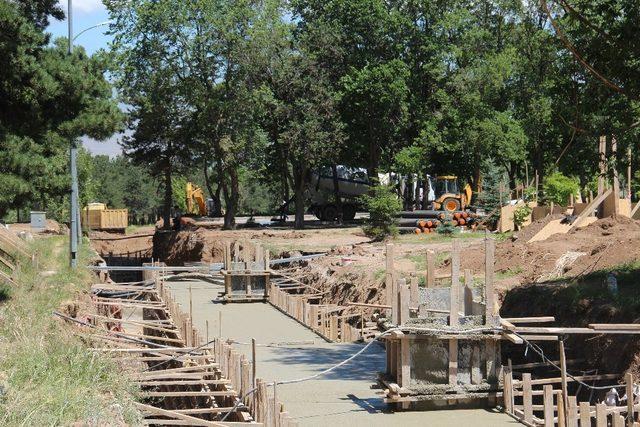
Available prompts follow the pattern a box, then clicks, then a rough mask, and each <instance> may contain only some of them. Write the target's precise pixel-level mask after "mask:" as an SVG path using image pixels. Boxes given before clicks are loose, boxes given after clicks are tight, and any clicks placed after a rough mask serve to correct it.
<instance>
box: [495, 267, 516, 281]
mask: <svg viewBox="0 0 640 427" xmlns="http://www.w3.org/2000/svg"><path fill="white" fill-rule="evenodd" d="M520 273H522V267H520V266H516V267H510V268H509V269H507V270H504V271H496V273H495V275H496V279H497V280H503V279H508V278H509V277H513V276H517V275H518V274H520Z"/></svg>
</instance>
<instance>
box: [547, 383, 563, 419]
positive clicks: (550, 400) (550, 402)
mask: <svg viewBox="0 0 640 427" xmlns="http://www.w3.org/2000/svg"><path fill="white" fill-rule="evenodd" d="M542 390H543V395H544V426H545V427H554V425H555V423H554V421H553V415H554V411H553V409H554V408H553V386H552V385H551V384H547V385H545V386H543V388H542ZM559 407H560V405H558V408H559ZM559 412H560V410H559V409H558V413H559ZM558 421H560V420H558ZM558 425H559V426H561V427H564V426H562V425H561V424H560V423H559V422H558Z"/></svg>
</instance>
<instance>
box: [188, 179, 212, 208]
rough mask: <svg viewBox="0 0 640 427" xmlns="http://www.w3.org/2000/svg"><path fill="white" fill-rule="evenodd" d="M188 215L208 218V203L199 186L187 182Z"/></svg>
mask: <svg viewBox="0 0 640 427" xmlns="http://www.w3.org/2000/svg"><path fill="white" fill-rule="evenodd" d="M187 214H190V215H200V216H207V214H208V211H207V201H206V199H205V198H204V192H203V191H202V189H201V188H200V187H198V186H197V185H195V184H193V183H191V182H187Z"/></svg>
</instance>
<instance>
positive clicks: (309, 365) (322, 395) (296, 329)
mask: <svg viewBox="0 0 640 427" xmlns="http://www.w3.org/2000/svg"><path fill="white" fill-rule="evenodd" d="M167 286H168V288H169V289H171V291H172V293H173V295H174V298H175V299H176V301H177V302H178V303H179V304H180V305H181V306H182V310H183V311H184V312H188V311H189V286H191V293H192V298H193V322H194V325H195V326H196V327H197V328H198V329H199V330H200V332H201V333H202V336H203V337H204V336H205V334H206V333H207V322H208V330H209V337H210V339H212V338H214V337H216V336H218V335H219V333H220V322H219V319H220V313H222V337H223V338H225V339H232V340H234V341H237V342H238V343H237V344H236V346H237V348H238V350H239V351H242V352H244V353H245V354H246V355H247V356H248V357H250V355H251V346H250V345H249V344H250V342H251V338H255V339H256V342H257V343H258V347H257V350H256V360H257V362H256V370H257V377H258V378H262V379H264V380H266V381H268V382H270V381H273V380H278V381H280V380H290V379H297V378H303V377H308V376H311V375H314V374H317V373H318V372H321V371H323V370H325V369H327V368H329V367H331V366H333V365H335V364H337V363H339V362H341V361H343V360H345V359H347V358H349V357H350V356H351V355H353V354H354V353H356V352H357V351H359V350H361V349H362V347H363V344H333V343H327V342H326V341H324V340H323V339H322V338H320V337H319V336H318V335H316V334H315V333H313V332H311V331H310V330H309V329H307V328H305V327H304V326H302V325H300V324H299V323H298V322H296V321H295V320H293V319H291V318H289V317H288V316H286V315H284V314H283V313H281V312H280V311H278V310H277V309H275V308H273V307H272V306H271V305H269V304H267V303H232V304H225V303H223V302H222V301H220V300H219V299H218V295H219V293H220V292H222V291H223V287H222V286H221V285H219V284H214V283H209V282H205V281H202V280H197V279H183V280H180V281H172V282H167ZM282 343H286V344H282ZM384 366H385V355H384V348H383V347H382V346H381V345H379V344H377V343H374V344H373V345H371V346H370V347H369V348H368V349H367V351H366V352H365V353H363V355H362V356H360V357H358V358H356V359H355V360H354V361H352V362H351V363H349V364H347V365H344V366H341V367H340V368H338V369H336V370H334V371H331V372H330V373H328V374H326V375H323V376H321V377H319V378H315V379H312V380H309V381H304V382H300V383H296V384H283V385H279V386H277V390H276V393H277V398H278V400H280V401H281V402H282V403H283V404H284V407H285V409H286V410H287V411H288V412H289V414H290V415H291V416H292V417H293V418H295V419H296V420H297V422H298V423H299V425H300V426H328V425H332V424H336V425H337V424H340V425H346V424H347V423H348V424H349V426H350V427H357V426H430V427H437V426H443V427H444V426H463V425H473V426H474V427H484V426H486V427H489V426H515V425H517V424H518V423H517V422H516V421H515V420H513V419H512V418H510V417H508V416H507V415H505V414H502V413H498V412H496V411H494V410H491V409H456V410H448V409H447V410H445V409H443V410H430V411H394V410H392V408H390V407H388V406H387V405H386V404H385V403H384V402H383V400H382V399H383V395H382V390H380V389H377V388H374V387H375V384H376V375H377V372H379V371H383V370H384Z"/></svg>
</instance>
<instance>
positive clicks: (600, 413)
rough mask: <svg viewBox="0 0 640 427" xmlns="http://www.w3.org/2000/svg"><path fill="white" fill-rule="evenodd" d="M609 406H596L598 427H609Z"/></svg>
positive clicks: (600, 404)
mask: <svg viewBox="0 0 640 427" xmlns="http://www.w3.org/2000/svg"><path fill="white" fill-rule="evenodd" d="M607 424H608V423H607V406H606V405H605V404H604V403H598V404H596V427H607Z"/></svg>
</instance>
